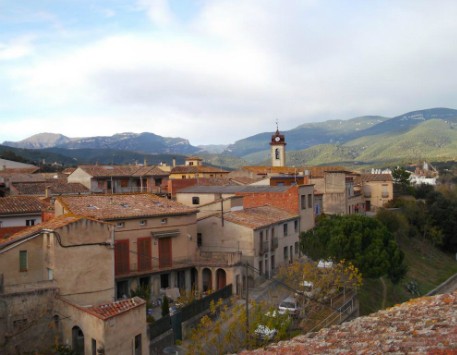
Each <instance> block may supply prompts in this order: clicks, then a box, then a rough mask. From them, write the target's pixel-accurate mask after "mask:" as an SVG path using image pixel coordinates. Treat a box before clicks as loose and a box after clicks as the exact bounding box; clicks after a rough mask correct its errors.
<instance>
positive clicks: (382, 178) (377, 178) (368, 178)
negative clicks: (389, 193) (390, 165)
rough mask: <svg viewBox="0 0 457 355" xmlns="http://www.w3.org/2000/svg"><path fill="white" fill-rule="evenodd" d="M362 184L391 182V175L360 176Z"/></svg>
mask: <svg viewBox="0 0 457 355" xmlns="http://www.w3.org/2000/svg"><path fill="white" fill-rule="evenodd" d="M360 178H361V180H362V181H363V182H367V181H392V175H391V174H362V175H361V176H360Z"/></svg>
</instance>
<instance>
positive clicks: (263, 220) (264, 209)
mask: <svg viewBox="0 0 457 355" xmlns="http://www.w3.org/2000/svg"><path fill="white" fill-rule="evenodd" d="M292 218H298V215H296V214H292V213H289V212H287V211H285V210H282V209H279V208H276V207H272V206H260V207H253V208H245V209H243V210H240V211H232V212H227V213H225V214H224V219H225V220H226V221H229V222H232V223H236V224H240V225H243V226H246V227H249V228H252V229H258V228H263V227H267V226H269V225H272V224H276V223H280V222H283V221H287V220H290V219H292Z"/></svg>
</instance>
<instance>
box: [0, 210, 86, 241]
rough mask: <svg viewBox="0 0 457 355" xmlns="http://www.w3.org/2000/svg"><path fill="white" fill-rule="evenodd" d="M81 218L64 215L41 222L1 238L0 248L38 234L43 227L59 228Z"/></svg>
mask: <svg viewBox="0 0 457 355" xmlns="http://www.w3.org/2000/svg"><path fill="white" fill-rule="evenodd" d="M80 219H82V217H76V216H70V215H62V216H59V217H55V218H53V219H51V220H49V221H47V222H44V223H40V224H37V225H34V226H31V227H27V228H25V229H23V230H21V231H19V232H17V233H15V234H13V235H12V236H10V237H9V238H6V239H0V249H1V248H3V247H5V246H6V245H9V244H11V243H14V242H16V241H18V240H21V239H23V238H27V237H30V236H32V235H33V234H36V233H38V232H40V231H41V230H43V229H58V228H61V227H64V226H66V225H68V224H71V223H74V222H76V221H79V220H80Z"/></svg>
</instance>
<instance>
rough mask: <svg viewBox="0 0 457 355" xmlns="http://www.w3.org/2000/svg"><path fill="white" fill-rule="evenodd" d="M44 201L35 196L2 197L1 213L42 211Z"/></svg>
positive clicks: (0, 200) (0, 202) (0, 201)
mask: <svg viewBox="0 0 457 355" xmlns="http://www.w3.org/2000/svg"><path fill="white" fill-rule="evenodd" d="M44 208H45V205H44V203H43V202H42V201H41V200H39V199H38V198H36V197H33V196H7V197H0V215H14V214H27V213H35V214H36V213H41V211H42V210H43V209H44Z"/></svg>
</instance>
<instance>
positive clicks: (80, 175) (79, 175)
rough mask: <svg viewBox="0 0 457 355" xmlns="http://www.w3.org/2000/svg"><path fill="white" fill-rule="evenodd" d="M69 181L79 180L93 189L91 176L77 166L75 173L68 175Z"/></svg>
mask: <svg viewBox="0 0 457 355" xmlns="http://www.w3.org/2000/svg"><path fill="white" fill-rule="evenodd" d="M67 181H68V182H79V183H80V184H82V185H84V186H85V187H87V188H88V189H89V190H91V191H92V186H91V176H90V175H89V174H88V173H86V172H85V171H84V170H83V169H81V168H77V169H76V170H75V171H73V173H71V174H70V175H69V176H68V178H67Z"/></svg>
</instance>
